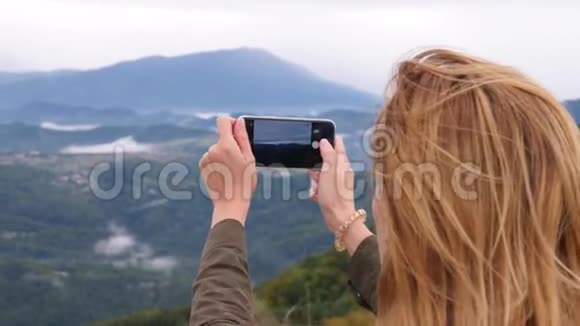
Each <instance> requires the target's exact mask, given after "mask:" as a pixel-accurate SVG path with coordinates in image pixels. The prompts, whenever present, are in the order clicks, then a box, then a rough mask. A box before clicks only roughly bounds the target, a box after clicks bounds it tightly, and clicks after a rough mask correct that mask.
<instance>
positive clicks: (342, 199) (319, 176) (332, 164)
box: [310, 136, 372, 254]
mask: <svg viewBox="0 0 580 326" xmlns="http://www.w3.org/2000/svg"><path fill="white" fill-rule="evenodd" d="M320 154H321V156H322V160H323V165H322V169H321V170H320V171H311V172H310V177H311V183H312V185H311V187H312V188H311V198H312V200H314V201H315V202H317V203H318V204H319V205H320V210H321V212H322V215H323V216H324V221H325V222H326V226H328V229H329V230H330V231H331V232H332V233H336V231H338V229H339V228H340V227H341V226H342V225H343V224H344V223H345V222H346V220H347V219H348V218H349V217H350V216H352V215H353V214H354V213H355V205H354V172H353V171H352V169H351V167H350V162H349V160H348V156H347V155H346V151H345V149H344V143H343V141H342V138H341V137H340V136H337V137H336V141H335V148H332V145H331V144H330V143H329V142H328V141H327V140H326V139H323V140H322V141H321V142H320ZM371 234H372V233H371V232H370V231H369V229H368V228H367V227H366V226H365V224H364V223H363V222H362V220H357V221H355V222H354V223H353V224H351V226H350V227H349V228H348V229H347V230H346V231H345V233H344V235H343V241H344V243H345V245H346V247H347V249H348V251H349V252H350V253H351V254H353V253H354V251H355V250H356V248H357V247H358V245H359V244H360V242H362V240H364V239H365V238H366V237H368V236H369V235H371Z"/></svg>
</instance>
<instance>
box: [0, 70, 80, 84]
mask: <svg viewBox="0 0 580 326" xmlns="http://www.w3.org/2000/svg"><path fill="white" fill-rule="evenodd" d="M74 72H75V71H74V70H55V71H47V72H37V71H30V72H2V71H0V85H1V84H7V83H13V82H17V81H23V80H30V79H35V78H41V77H55V76H64V75H70V74H73V73H74Z"/></svg>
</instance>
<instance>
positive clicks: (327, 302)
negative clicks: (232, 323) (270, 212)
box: [93, 250, 374, 326]
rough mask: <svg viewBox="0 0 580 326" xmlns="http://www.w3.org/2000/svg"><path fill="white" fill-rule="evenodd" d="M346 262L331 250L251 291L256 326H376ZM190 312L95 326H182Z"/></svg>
mask: <svg viewBox="0 0 580 326" xmlns="http://www.w3.org/2000/svg"><path fill="white" fill-rule="evenodd" d="M346 266H347V256H346V254H339V253H337V252H336V251H334V250H329V251H328V252H326V253H325V254H323V255H320V256H313V257H309V258H306V259H305V260H304V261H302V262H301V263H299V264H297V265H295V266H293V267H291V268H289V269H287V270H285V271H284V272H283V273H281V274H280V275H279V276H277V277H274V278H272V279H270V280H269V281H266V282H264V283H262V284H261V285H259V286H258V287H257V288H256V289H255V293H256V298H257V300H258V302H257V315H258V320H259V325H263V326H276V325H288V324H290V325H308V324H311V325H324V326H370V325H374V317H373V316H372V314H371V313H369V312H367V311H365V310H363V309H362V308H360V307H358V305H357V304H356V303H355V301H354V299H353V297H352V294H351V293H350V291H349V290H348V289H347V286H346V282H347V274H346ZM189 309H190V307H189V306H184V307H181V308H177V309H172V310H160V309H153V310H145V311H141V312H137V313H133V314H130V315H127V316H125V317H121V318H119V319H114V320H110V321H102V322H97V323H95V324H94V325H93V326H149V325H150V326H154V325H155V326H183V325H184V324H185V323H186V322H187V319H188V317H189Z"/></svg>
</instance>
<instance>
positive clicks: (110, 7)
mask: <svg viewBox="0 0 580 326" xmlns="http://www.w3.org/2000/svg"><path fill="white" fill-rule="evenodd" d="M385 3H388V4H385ZM241 46H248V47H258V48H264V49H266V50H269V51H271V52H273V53H275V54H276V55H278V56H280V57H282V58H284V59H286V60H289V61H292V62H294V63H297V64H300V65H303V66H305V67H307V68H308V69H310V70H312V71H314V72H316V73H317V74H319V75H321V76H323V77H324V78H328V79H331V80H335V81H339V82H342V83H346V84H349V85H352V86H355V87H357V88H360V89H364V90H367V91H370V92H373V93H376V94H380V93H382V92H383V90H384V87H385V85H386V83H387V81H388V79H389V78H390V77H391V74H392V71H393V69H394V66H395V64H396V63H397V62H398V61H400V60H401V59H404V58H406V57H408V56H410V55H411V54H412V53H414V52H416V51H418V50H420V49H425V48H430V47H450V48H455V49H459V50H463V51H466V52H469V53H471V54H474V55H477V56H481V57H484V58H487V59H490V60H494V61H497V62H500V63H502V64H507V65H511V66H515V67H517V68H519V69H521V70H523V71H524V72H525V73H526V74H528V75H529V76H531V77H532V78H534V79H535V80H537V81H538V82H540V83H541V84H542V85H544V86H546V87H547V88H548V89H550V90H551V91H552V92H553V93H554V94H555V95H556V96H557V97H558V98H560V99H568V98H580V60H579V58H580V1H577V0H547V1H540V0H536V1H534V0H528V1H524V0H512V1H510V0H503V1H500V0H485V1H483V0H473V1H458V0H457V1H452V0H444V1H433V0H431V1H429V0H390V1H385V0H383V1H374V0H357V1H354V0H332V1H331V0H328V1H325V0H279V1H273V0H245V1H241V0H231V1H226V0H212V1H195V0H139V1H131V0H100V1H99V0H76V1H73V0H0V70H4V71H29V70H54V69H63V68H75V69H92V68H96V67H101V66H104V65H108V64H112V63H115V62H118V61H122V60H130V59H136V58H140V57H144V56H149V55H158V54H160V55H166V56H172V55H180V54H186V53H193V52H199V51H208V50H215V49H223V48H236V47H241Z"/></svg>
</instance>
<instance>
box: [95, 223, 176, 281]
mask: <svg viewBox="0 0 580 326" xmlns="http://www.w3.org/2000/svg"><path fill="white" fill-rule="evenodd" d="M109 230H110V232H111V235H110V236H109V237H108V238H106V239H101V240H99V241H97V242H96V243H95V246H94V251H95V253H96V254H98V255H101V256H105V258H106V259H108V260H109V261H110V263H111V264H112V265H113V266H114V267H116V268H128V267H136V268H142V269H144V270H148V271H153V272H166V273H168V272H171V271H173V270H174V269H175V268H176V267H177V266H178V265H179V261H178V259H177V258H176V257H173V256H156V255H155V251H154V250H153V248H151V246H150V245H149V244H147V243H144V242H138V241H137V240H136V238H135V236H134V235H132V234H130V233H129V232H128V231H127V229H125V228H123V227H120V226H118V225H116V224H111V225H110V226H109Z"/></svg>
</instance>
